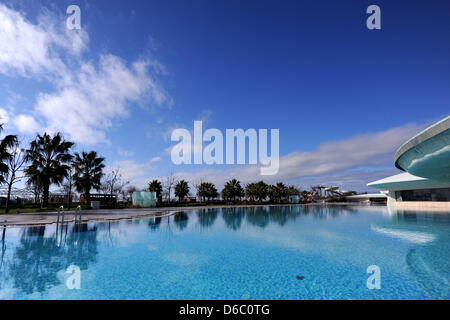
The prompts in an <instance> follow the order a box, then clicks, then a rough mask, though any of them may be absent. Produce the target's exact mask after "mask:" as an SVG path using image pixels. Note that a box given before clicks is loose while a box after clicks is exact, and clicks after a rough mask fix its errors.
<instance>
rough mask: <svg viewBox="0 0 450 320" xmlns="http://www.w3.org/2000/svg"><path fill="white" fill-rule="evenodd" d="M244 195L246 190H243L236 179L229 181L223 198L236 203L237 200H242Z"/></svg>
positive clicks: (223, 192) (224, 189)
mask: <svg viewBox="0 0 450 320" xmlns="http://www.w3.org/2000/svg"><path fill="white" fill-rule="evenodd" d="M244 195H245V192H244V188H242V186H241V183H240V181H238V180H236V179H232V180H230V181H227V182H226V183H225V186H224V188H223V190H222V198H224V199H225V200H233V203H236V198H242V197H243V196H244Z"/></svg>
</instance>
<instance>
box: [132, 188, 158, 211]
mask: <svg viewBox="0 0 450 320" xmlns="http://www.w3.org/2000/svg"><path fill="white" fill-rule="evenodd" d="M132 198H133V206H136V207H141V208H149V207H155V206H156V192H147V191H137V192H133V196H132Z"/></svg>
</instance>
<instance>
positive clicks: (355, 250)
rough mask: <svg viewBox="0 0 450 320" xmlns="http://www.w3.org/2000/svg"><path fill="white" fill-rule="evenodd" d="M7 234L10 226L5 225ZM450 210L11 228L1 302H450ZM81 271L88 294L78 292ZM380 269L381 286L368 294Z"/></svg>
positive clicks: (317, 211)
mask: <svg viewBox="0 0 450 320" xmlns="http://www.w3.org/2000/svg"><path fill="white" fill-rule="evenodd" d="M0 231H3V230H1V229H0ZM449 249H450V215H449V214H445V213H421V212H406V213H405V212H398V213H396V214H395V215H389V214H388V213H387V211H386V208H385V207H356V206H326V207H325V206H285V207H257V208H226V209H205V210H192V211H186V212H179V213H177V214H176V215H173V216H170V217H165V218H156V219H137V220H132V221H121V222H106V223H91V224H84V225H81V226H79V227H77V228H74V227H73V226H72V225H70V226H69V227H68V228H67V229H64V230H63V232H62V233H61V232H58V233H56V228H55V226H47V227H44V226H43V227H33V228H9V229H6V231H5V232H3V237H2V241H1V251H0V253H1V256H0V299H448V298H450V295H449V291H448V288H449V281H450V250H449ZM70 265H75V266H78V267H79V268H80V270H81V288H80V289H79V290H76V289H75V290H69V289H68V287H67V286H66V281H67V279H68V277H70V276H71V274H68V273H66V269H67V268H68V267H69V266H70ZM370 265H376V266H379V268H380V270H381V288H380V289H379V290H376V289H375V290H369V289H368V288H367V286H366V281H367V278H368V277H369V276H370V275H369V274H367V273H366V270H367V267H368V266H370Z"/></svg>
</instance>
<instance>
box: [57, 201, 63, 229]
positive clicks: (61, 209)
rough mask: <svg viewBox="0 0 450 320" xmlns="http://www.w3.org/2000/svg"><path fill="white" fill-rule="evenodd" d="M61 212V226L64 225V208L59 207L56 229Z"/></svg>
mask: <svg viewBox="0 0 450 320" xmlns="http://www.w3.org/2000/svg"><path fill="white" fill-rule="evenodd" d="M61 211H62V220H61V225H64V214H65V212H64V206H61V207H59V208H58V218H57V219H56V227H57V228H58V225H59V216H60V215H61Z"/></svg>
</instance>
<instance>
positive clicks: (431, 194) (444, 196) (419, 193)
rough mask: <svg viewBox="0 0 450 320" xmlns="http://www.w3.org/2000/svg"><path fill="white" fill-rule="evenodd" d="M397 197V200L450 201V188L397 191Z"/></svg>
mask: <svg viewBox="0 0 450 320" xmlns="http://www.w3.org/2000/svg"><path fill="white" fill-rule="evenodd" d="M395 198H396V200H397V201H450V188H439V189H417V190H403V191H397V192H395Z"/></svg>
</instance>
